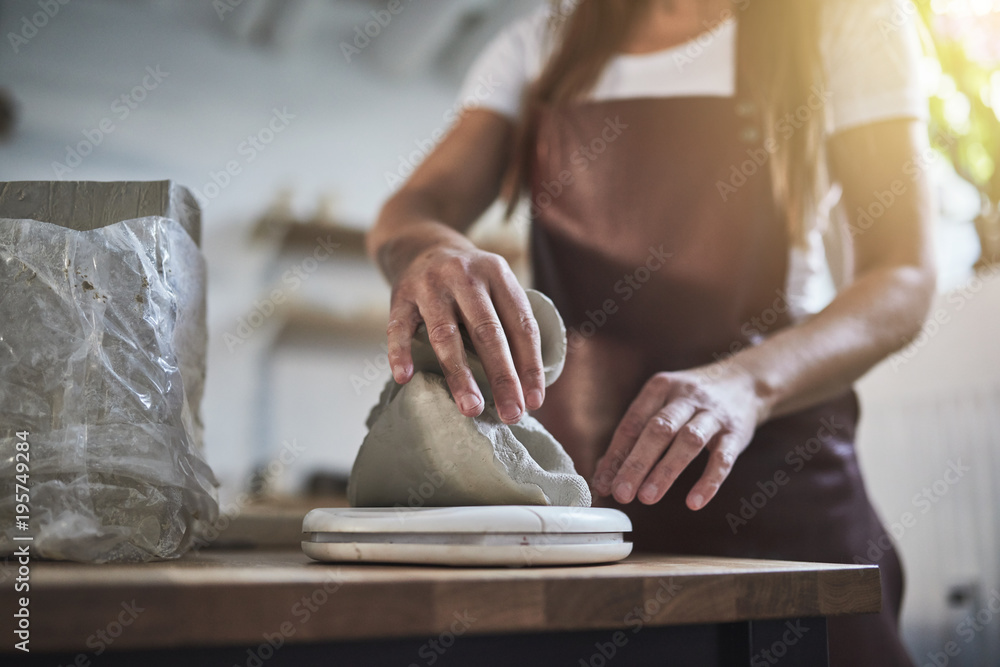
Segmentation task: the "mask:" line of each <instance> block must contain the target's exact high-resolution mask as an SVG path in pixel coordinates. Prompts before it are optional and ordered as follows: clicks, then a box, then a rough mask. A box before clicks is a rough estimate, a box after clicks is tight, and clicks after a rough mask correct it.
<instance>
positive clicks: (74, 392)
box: [0, 217, 218, 562]
mask: <svg viewBox="0 0 1000 667" xmlns="http://www.w3.org/2000/svg"><path fill="white" fill-rule="evenodd" d="M205 273H206V271H205V263H204V259H203V257H202V255H201V252H200V251H199V249H198V247H197V245H196V244H195V242H194V241H193V240H192V238H191V236H190V235H189V233H188V232H187V231H186V230H185V229H184V227H182V226H181V224H180V223H179V222H177V221H175V220H173V219H170V218H165V217H144V218H137V219H133V220H125V221H122V222H118V223H115V224H112V225H109V226H106V227H101V228H99V229H94V230H91V231H75V230H72V229H67V228H65V227H62V226H59V225H54V224H49V223H46V222H39V221H36V220H11V219H0V286H2V290H0V553H10V552H12V551H13V550H14V549H15V548H16V546H18V545H23V544H26V542H15V541H14V540H13V537H14V536H15V535H26V534H30V535H33V536H34V540H33V542H31V543H30V544H31V546H32V550H33V552H34V553H36V554H37V555H39V556H42V557H46V558H55V559H66V560H76V561H84V562H135V561H147V560H153V559H159V558H173V557H177V556H179V555H181V554H182V553H183V552H184V551H186V550H187V549H188V548H189V547H190V545H191V543H192V541H193V540H194V539H195V538H196V537H198V535H199V530H200V528H202V527H205V526H207V525H208V524H209V523H211V522H213V521H215V520H216V519H217V517H218V503H217V501H216V497H215V487H216V486H217V482H216V481H215V477H214V476H213V474H212V471H211V469H210V468H209V467H208V464H207V463H206V462H205V460H204V458H203V456H202V453H201V446H202V424H201V418H200V414H199V406H200V403H201V397H202V391H203V386H204V378H205V351H206V325H205ZM18 432H27V434H28V435H27V440H28V442H29V443H30V450H29V452H30V488H31V496H30V517H31V519H30V530H29V531H28V532H27V533H26V532H24V531H18V530H17V529H16V527H15V516H14V515H15V511H14V510H15V504H14V490H15V489H14V484H15V445H16V443H17V442H19V441H20V440H19V438H18V436H17V433H18Z"/></svg>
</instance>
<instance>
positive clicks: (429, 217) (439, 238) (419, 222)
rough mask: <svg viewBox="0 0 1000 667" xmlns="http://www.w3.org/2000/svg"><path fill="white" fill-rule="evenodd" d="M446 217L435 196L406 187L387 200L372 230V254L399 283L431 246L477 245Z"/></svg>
mask: <svg viewBox="0 0 1000 667" xmlns="http://www.w3.org/2000/svg"><path fill="white" fill-rule="evenodd" d="M446 218H447V215H446V212H445V211H443V210H442V207H441V206H440V205H438V204H437V203H436V202H435V200H434V198H433V197H431V196H429V195H427V194H425V193H420V192H409V191H403V192H401V193H399V194H397V195H396V196H394V197H393V198H392V199H390V200H389V201H388V202H386V204H385V206H384V207H383V208H382V212H381V213H380V214H379V218H378V221H377V222H376V223H375V226H374V227H373V228H372V229H371V231H370V232H369V233H368V236H367V239H366V243H367V249H368V254H369V256H371V258H372V259H373V260H374V261H375V263H376V264H377V265H378V266H379V268H380V269H381V270H382V273H383V274H384V275H385V277H386V278H387V279H388V280H389V282H390V283H392V284H395V282H396V278H398V277H399V275H400V273H402V272H403V271H404V270H405V269H406V267H407V266H409V265H410V263H411V262H412V261H413V259H414V258H415V257H416V256H417V255H419V254H420V253H422V252H423V251H425V250H427V249H429V248H431V247H434V246H442V245H443V246H448V247H453V248H456V249H471V248H473V247H474V246H473V244H472V242H471V241H469V240H468V239H467V238H466V237H465V235H464V234H463V233H462V231H460V230H459V229H458V228H457V227H458V225H457V224H454V223H453V224H454V226H452V225H448V224H445V223H444V222H442V221H443V220H445V219H446Z"/></svg>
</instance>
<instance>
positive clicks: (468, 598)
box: [0, 550, 881, 667]
mask: <svg viewBox="0 0 1000 667" xmlns="http://www.w3.org/2000/svg"><path fill="white" fill-rule="evenodd" d="M15 569H16V568H15V566H14V565H13V564H7V565H5V566H3V568H2V574H0V578H2V579H3V580H4V581H3V584H2V588H0V611H2V617H3V621H2V622H0V636H3V637H4V638H5V639H4V646H3V647H2V650H3V651H4V652H7V651H11V650H12V641H11V640H10V639H9V638H10V637H11V636H12V633H11V632H10V630H11V629H12V628H10V623H11V616H10V613H8V610H12V609H14V605H15V593H14V591H13V586H12V581H13V576H14V570H15ZM17 595H21V594H17ZM30 596H31V597H30V600H31V602H30V609H31V644H30V646H31V649H32V654H33V655H34V654H36V653H37V652H50V653H56V652H58V653H63V654H65V655H62V656H53V655H50V656H48V657H47V659H46V661H45V662H44V663H39V664H48V665H55V664H62V665H69V664H74V663H73V660H76V661H77V662H76V663H75V664H79V665H84V664H97V663H99V664H100V665H112V664H119V663H116V662H114V660H115V659H116V657H117V658H118V659H120V660H122V662H121V663H120V664H140V663H139V662H136V660H140V658H138V657H136V656H137V655H138V654H136V653H134V652H135V651H149V650H152V649H155V650H156V651H157V652H158V653H157V654H158V655H159V656H161V657H162V658H163V659H164V660H165V662H164V663H163V664H169V663H173V664H185V665H187V667H191V666H192V665H195V664H198V663H199V660H200V659H202V658H204V662H203V663H202V664H218V665H245V666H247V667H254V666H255V665H258V663H260V664H266V665H267V666H268V667H272V666H274V665H280V664H293V663H294V664H298V665H304V664H313V662H312V661H313V660H314V659H315V660H319V658H318V657H317V656H322V657H323V659H322V663H323V664H331V665H340V664H344V665H354V664H364V665H368V664H371V665H378V664H401V665H404V666H405V665H412V664H416V665H429V664H435V665H438V666H440V665H448V664H476V665H489V664H517V665H519V666H523V665H528V664H557V663H556V662H551V657H544V656H559V660H558V662H559V663H562V664H567V665H579V664H581V663H582V664H583V665H601V664H604V662H602V660H603V661H605V662H606V661H607V660H609V659H610V658H609V657H608V655H607V654H608V653H609V652H610V653H613V656H611V657H613V658H614V664H615V665H629V664H652V663H651V662H644V660H646V658H644V657H643V656H646V655H647V654H648V655H649V656H652V655H653V654H655V653H656V652H661V656H660V658H659V660H660V662H659V664H664V663H663V662H662V651H669V652H670V655H675V656H679V655H681V653H678V652H677V651H680V650H682V649H683V650H684V651H690V652H691V653H692V655H699V656H703V657H704V661H701V658H685V659H690V660H694V661H693V662H683V661H681V662H670V663H669V664H671V665H673V664H691V665H695V664H699V665H700V664H705V665H717V664H743V665H749V664H751V663H750V659H751V658H752V656H753V655H754V654H755V652H757V651H760V650H762V649H761V647H764V649H767V648H768V647H771V646H772V645H774V642H775V641H778V642H781V641H784V643H785V644H786V646H785V647H784V649H783V651H787V652H788V658H786V659H784V660H783V661H782V664H783V665H793V664H808V665H810V667H814V665H817V664H825V663H820V662H815V660H816V657H815V656H816V655H817V653H815V652H811V653H810V652H806V653H802V655H803V656H805V655H808V656H810V657H809V658H808V660H810V662H802V661H801V660H800V661H799V662H796V661H795V660H796V659H795V658H794V656H795V655H797V653H796V651H799V652H802V651H809V650H813V651H817V650H820V649H819V648H816V647H814V648H813V649H809V647H808V646H807V644H808V645H812V644H817V645H818V644H819V643H820V642H821V644H822V649H821V650H822V653H823V654H824V655H825V644H826V636H825V633H826V626H825V620H824V617H826V616H831V615H837V614H862V613H872V612H877V611H878V610H879V606H880V600H881V589H880V584H879V574H878V568H876V567H874V566H855V565H830V564H817V563H792V562H781V561H761V560H744V559H729V558H707V557H670V556H642V555H638V556H632V557H630V558H629V559H628V560H626V561H624V562H622V563H617V564H612V565H600V566H584V567H580V566H577V567H554V568H532V569H492V568H491V569H483V568H446V567H411V566H384V565H353V564H352V565H346V564H318V563H312V562H310V561H309V560H308V559H307V558H306V557H305V556H304V555H303V554H302V553H301V552H300V551H298V550H278V551H257V550H245V551H216V550H205V551H202V552H200V553H192V554H188V555H187V556H185V557H184V558H182V559H180V560H177V561H172V562H161V563H150V564H144V565H117V566H109V565H105V566H93V565H90V566H88V565H79V564H73V563H50V562H39V561H34V562H33V563H32V566H31V590H30ZM786 621H787V623H786ZM803 623H804V624H805V625H802V624H803ZM803 628H804V629H803ZM793 630H794V632H793ZM501 635H502V636H501ZM699 637H702V639H699ZM772 637H773V638H776V639H772ZM782 637H784V639H782ZM790 638H792V639H793V641H790ZM434 639H437V640H438V642H437V643H432V640H434ZM640 640H641V641H640ZM268 641H269V642H270V643H268ZM671 642H673V643H671ZM699 642H700V643H699ZM444 643H446V644H447V646H446V647H445V646H443V644H444ZM675 644H676V646H677V647H674V645H675ZM278 645H280V649H279V650H273V647H274V646H278ZM101 646H105V647H107V648H109V649H110V650H109V651H107V652H103V651H102V655H101V656H100V658H99V660H93V658H94V656H95V654H96V652H97V649H98V648H100V647H101ZM644 646H645V647H646V648H643V647H644ZM713 646H714V648H713ZM211 647H215V648H211ZM672 647H674V648H672ZM519 648H520V649H523V650H522V652H524V651H527V652H528V653H529V655H527V656H522V655H520V654H519V653H518V649H519ZM193 649H197V650H193ZM713 650H714V651H715V653H714V654H713V655H708V654H707V653H705V651H708V652H709V653H711V651H713ZM171 651H172V652H171ZM123 652H124V653H123ZM338 652H340V653H338ZM602 653H603V654H604V656H603V657H602ZM75 654H77V655H75ZM501 654H502V655H501ZM79 655H83V656H85V657H84V658H83V660H84V661H87V662H81V661H80V660H81V659H80V658H79V657H78V656H79ZM142 655H143V656H144V657H142V658H141V664H144V665H153V664H156V662H155V661H154V660H153V654H152V653H145V654H142ZM337 655H340V656H341V657H340V659H336V660H334V659H333V658H334V657H336V656H337ZM471 655H474V656H475V658H474V659H473V660H474V662H469V660H470V657H469V656H471ZM685 655H686V654H685ZM310 656H312V657H310ZM462 656H465V657H462ZM8 657H10V656H9V655H8ZM563 658H565V659H563ZM532 659H534V660H536V661H537V663H533V662H532ZM652 659H653V658H652V657H650V660H652ZM331 660H332V661H331ZM491 660H495V662H491ZM0 662H3V663H4V664H7V663H6V659H5V658H4V657H3V656H2V655H0ZM258 667H259V666H258Z"/></svg>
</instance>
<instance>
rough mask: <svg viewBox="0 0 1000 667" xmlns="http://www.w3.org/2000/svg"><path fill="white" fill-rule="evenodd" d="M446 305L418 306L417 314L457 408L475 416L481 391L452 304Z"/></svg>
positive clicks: (478, 408) (468, 415) (480, 409)
mask: <svg viewBox="0 0 1000 667" xmlns="http://www.w3.org/2000/svg"><path fill="white" fill-rule="evenodd" d="M449 305H450V304H448V305H446V304H445V302H443V301H435V302H432V303H431V304H427V305H424V306H422V310H421V315H422V316H423V319H424V322H425V323H426V324H427V338H428V339H429V340H430V343H431V348H433V350H434V354H435V355H436V356H437V358H438V363H439V364H440V365H441V372H442V373H444V379H445V381H446V382H447V383H448V388H449V389H450V390H451V395H452V396H454V397H455V403H456V404H457V405H458V409H459V410H460V411H461V413H462V414H463V415H465V416H466V417H475V416H477V415H479V414H481V413H482V411H483V407H484V402H483V395H482V394H481V393H480V392H479V386H478V385H476V381H475V379H474V378H473V377H472V371H471V370H470V369H469V362H468V359H466V357H465V345H464V344H463V343H462V334H461V332H460V330H459V328H458V319H457V317H456V314H455V309H454V306H453V305H451V307H449Z"/></svg>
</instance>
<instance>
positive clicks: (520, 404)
mask: <svg viewBox="0 0 1000 667" xmlns="http://www.w3.org/2000/svg"><path fill="white" fill-rule="evenodd" d="M456 298H457V301H458V307H459V311H460V312H461V313H462V319H463V320H464V321H465V328H466V330H468V332H469V337H470V338H472V344H473V345H474V346H475V348H476V352H477V353H478V354H479V360H480V361H481V362H482V364H483V370H484V371H485V372H486V378H487V380H489V383H490V388H491V389H492V390H493V399H494V401H495V402H496V405H497V412H498V413H499V414H500V419H502V420H503V421H504V422H506V423H508V424H512V423H514V422H516V421H517V420H519V419H520V418H521V413H522V412H524V398H523V397H522V396H521V386H520V384H518V381H517V373H516V371H515V370H514V360H513V358H512V357H511V354H510V349H509V348H508V346H507V336H506V334H505V333H504V328H503V325H501V324H500V318H499V317H498V316H497V313H496V311H495V310H494V309H493V302H492V301H491V300H490V295H489V293H488V292H487V291H485V290H480V289H477V290H474V291H464V292H462V293H460V294H457V295H456Z"/></svg>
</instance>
